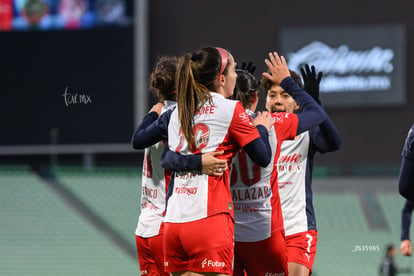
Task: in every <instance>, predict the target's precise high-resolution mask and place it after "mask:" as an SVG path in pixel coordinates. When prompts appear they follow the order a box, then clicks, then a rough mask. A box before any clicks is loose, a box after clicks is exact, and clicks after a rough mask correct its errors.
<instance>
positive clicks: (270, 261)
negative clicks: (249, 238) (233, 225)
mask: <svg viewBox="0 0 414 276" xmlns="http://www.w3.org/2000/svg"><path fill="white" fill-rule="evenodd" d="M287 261H288V259H287V250H286V244H285V231H284V230H283V229H282V230H277V231H273V232H272V236H271V237H270V238H268V239H265V240H262V241H257V242H236V244H235V247H234V273H233V275H234V276H243V275H245V274H244V272H243V271H245V272H246V273H247V275H288V264H287Z"/></svg>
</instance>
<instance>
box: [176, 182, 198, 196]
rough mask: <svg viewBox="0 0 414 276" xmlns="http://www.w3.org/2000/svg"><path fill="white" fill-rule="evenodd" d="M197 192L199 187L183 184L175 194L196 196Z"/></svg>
mask: <svg viewBox="0 0 414 276" xmlns="http://www.w3.org/2000/svg"><path fill="white" fill-rule="evenodd" d="M197 191H198V187H188V186H187V185H185V184H183V185H182V186H181V187H176V188H175V192H176V193H177V194H187V195H195V194H196V193H197Z"/></svg>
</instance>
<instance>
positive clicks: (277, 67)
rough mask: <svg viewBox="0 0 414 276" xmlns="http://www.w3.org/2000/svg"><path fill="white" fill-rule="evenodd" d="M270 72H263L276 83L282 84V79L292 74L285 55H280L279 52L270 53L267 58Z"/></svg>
mask: <svg viewBox="0 0 414 276" xmlns="http://www.w3.org/2000/svg"><path fill="white" fill-rule="evenodd" d="M265 63H266V65H267V68H268V69H269V73H268V72H265V73H263V76H264V77H265V78H267V79H269V80H270V81H271V82H273V83H274V84H276V85H280V83H281V82H282V80H284V79H285V78H287V77H289V76H290V72H289V68H288V66H287V64H286V59H285V57H284V56H281V57H279V55H278V53H277V52H273V53H269V59H265Z"/></svg>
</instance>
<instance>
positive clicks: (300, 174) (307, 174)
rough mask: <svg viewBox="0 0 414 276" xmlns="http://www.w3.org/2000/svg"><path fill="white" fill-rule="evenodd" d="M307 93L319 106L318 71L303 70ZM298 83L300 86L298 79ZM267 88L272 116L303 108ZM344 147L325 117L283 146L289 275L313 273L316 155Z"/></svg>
mask: <svg viewBox="0 0 414 276" xmlns="http://www.w3.org/2000/svg"><path fill="white" fill-rule="evenodd" d="M301 73H302V77H303V79H304V83H305V87H304V89H305V91H306V92H308V93H309V94H310V95H311V96H312V97H313V98H314V99H315V101H316V102H318V103H319V104H320V99H319V83H320V80H321V77H322V73H319V74H318V75H317V74H316V72H315V67H314V66H312V67H311V68H309V66H308V65H305V67H304V68H302V69H301ZM291 74H292V75H295V79H296V81H297V83H298V84H299V85H301V80H300V77H299V75H297V74H296V73H294V72H291ZM262 85H263V87H265V88H267V90H268V94H267V100H266V109H267V110H271V111H272V112H286V113H295V112H297V111H299V110H300V107H301V104H300V103H298V102H297V101H295V99H294V98H292V97H291V96H290V95H289V94H288V93H286V92H285V91H283V89H280V88H278V87H271V86H270V84H269V83H268V82H267V79H264V78H263V79H262ZM340 145H341V139H340V136H339V133H338V131H337V129H336V127H335V126H334V124H333V122H332V121H331V119H330V118H329V116H328V115H326V118H325V120H324V121H323V122H322V123H321V124H319V125H318V126H316V127H314V128H312V129H310V130H308V131H305V132H303V133H301V134H299V135H297V136H296V137H295V139H293V140H286V141H284V142H283V143H282V147H281V151H280V157H279V160H278V162H277V170H278V182H279V193H280V199H281V205H282V213H283V221H284V227H285V235H286V246H287V250H288V266H289V275H291V276H305V275H310V274H311V273H312V266H313V263H314V259H315V254H316V243H317V230H316V219H315V213H314V209H313V204H312V171H313V160H314V156H315V153H316V152H321V153H325V152H332V151H335V150H338V149H339V147H340Z"/></svg>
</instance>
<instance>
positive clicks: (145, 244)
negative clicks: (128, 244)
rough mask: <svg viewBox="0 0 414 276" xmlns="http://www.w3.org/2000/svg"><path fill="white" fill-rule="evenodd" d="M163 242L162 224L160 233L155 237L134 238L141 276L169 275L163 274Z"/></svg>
mask: <svg viewBox="0 0 414 276" xmlns="http://www.w3.org/2000/svg"><path fill="white" fill-rule="evenodd" d="M163 240H164V234H163V225H162V224H161V229H160V233H159V234H158V235H157V236H154V237H151V238H142V237H138V236H135V242H136V244H137V253H138V262H139V269H140V271H141V275H149V276H168V275H169V274H168V273H166V272H164V254H163Z"/></svg>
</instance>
